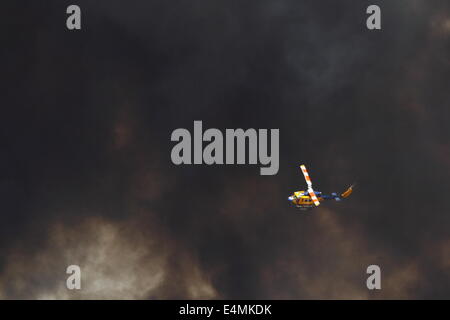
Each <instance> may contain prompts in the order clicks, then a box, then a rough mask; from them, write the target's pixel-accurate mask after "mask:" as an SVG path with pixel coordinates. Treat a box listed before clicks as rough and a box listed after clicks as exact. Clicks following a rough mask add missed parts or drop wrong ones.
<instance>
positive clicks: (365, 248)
mask: <svg viewBox="0 0 450 320" xmlns="http://www.w3.org/2000/svg"><path fill="white" fill-rule="evenodd" d="M77 4H78V5H79V6H80V7H81V8H82V12H83V13H82V14H83V29H82V30H81V31H79V32H68V31H67V30H65V9H66V6H67V5H68V4H65V3H61V2H56V1H47V2H45V3H39V4H38V3H35V2H30V3H28V4H27V6H23V3H22V4H19V3H17V2H12V1H10V2H9V3H8V4H5V10H2V19H1V21H2V28H1V31H0V32H1V34H2V39H5V40H4V43H3V46H4V48H6V50H2V51H1V53H0V55H1V56H0V58H1V61H2V62H3V64H4V65H3V66H2V75H3V77H2V87H3V88H4V89H6V90H4V91H5V92H4V94H3V96H2V102H1V105H2V117H0V121H1V122H0V124H1V126H0V144H1V147H2V157H1V158H0V194H1V202H0V212H1V216H0V217H1V223H0V250H1V255H0V298H3V299H107V298H123V299H145V298H151V299H164V298H275V299H280V298H286V299H316V298H319V299H330V298H332V299H339V298H351V299H370V298H382V299H393V298H400V299H408V298H448V297H449V295H450V276H449V274H450V273H449V270H450V255H449V250H448V248H449V244H450V237H449V234H448V230H449V223H450V217H449V215H448V212H449V209H450V208H449V203H448V201H447V199H446V197H445V192H446V190H448V189H449V187H450V183H449V182H450V179H449V178H450V177H449V172H450V170H449V168H450V144H449V135H448V132H447V131H448V130H446V128H447V122H448V120H449V112H450V111H449V110H450V108H449V104H450V95H449V93H448V83H449V80H450V68H449V67H450V60H449V52H450V44H449V36H450V10H449V9H450V8H449V7H450V6H449V4H448V1H433V2H425V1H400V0H398V1H379V3H378V4H379V5H380V7H381V8H382V28H383V29H382V30H381V31H376V32H371V31H368V30H367V29H366V28H365V18H366V14H365V9H366V8H367V6H368V5H369V4H372V3H369V2H365V1H363V2H358V3H355V2H354V1H340V2H336V1H321V2H320V3H314V2H308V1H289V0H284V1H261V0H258V1H229V0H228V1H221V0H219V1H183V0H179V1H171V2H170V3H169V2H167V1H159V0H154V1H145V2H144V1H128V2H127V4H124V2H123V1H95V2H92V1H89V2H88V1H78V3H77ZM193 120H202V121H203V124H204V127H206V128H207V127H216V128H220V129H225V128H238V127H242V128H251V127H252V128H280V139H281V141H280V171H279V173H278V175H276V176H259V168H258V167H256V166H216V167H214V166H213V167H207V166H179V167H177V166H174V165H172V163H171V161H170V150H171V147H172V144H171V142H170V134H171V132H172V131H173V130H174V129H176V128H179V127H184V128H188V129H190V130H192V126H193ZM300 163H305V164H306V165H307V166H308V168H309V171H310V174H311V176H312V179H313V181H314V182H315V186H316V187H317V188H318V189H319V190H322V191H324V192H331V191H336V192H340V191H343V190H344V189H345V188H346V187H347V185H348V184H350V183H352V182H354V181H355V180H357V182H358V185H357V188H356V190H355V193H354V195H352V196H351V198H350V200H349V201H347V202H343V203H341V204H336V203H331V202H330V203H326V204H324V205H323V206H321V207H319V208H317V209H315V210H314V211H310V212H308V213H306V214H298V211H296V210H295V209H294V208H292V207H291V206H290V205H289V204H288V202H287V196H288V195H289V194H290V193H291V192H292V191H294V190H298V189H301V188H302V186H303V184H304V183H303V178H302V176H301V173H300V172H299V170H298V165H299V164H300ZM70 264H79V265H80V267H81V268H82V272H83V278H82V286H83V289H82V290H81V291H77V292H72V291H68V290H67V289H66V288H65V279H66V274H65V269H66V267H67V266H68V265H70ZM370 264H378V265H380V267H381V268H382V290H381V291H379V292H369V291H368V290H367V288H366V285H365V283H366V277H367V275H366V273H365V270H366V268H367V266H368V265H370Z"/></svg>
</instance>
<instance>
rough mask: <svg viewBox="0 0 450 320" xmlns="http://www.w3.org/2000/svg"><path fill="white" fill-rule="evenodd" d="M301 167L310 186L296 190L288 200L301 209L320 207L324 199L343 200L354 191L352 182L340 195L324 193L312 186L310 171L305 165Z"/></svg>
mask: <svg viewBox="0 0 450 320" xmlns="http://www.w3.org/2000/svg"><path fill="white" fill-rule="evenodd" d="M300 169H301V170H302V172H303V176H304V177H305V180H306V184H307V186H308V188H307V190H306V191H295V192H294V193H293V194H292V195H291V196H289V198H288V200H289V201H290V202H292V204H294V205H295V206H296V207H297V208H300V210H308V209H311V208H314V207H318V206H319V205H320V202H322V201H324V200H333V199H334V200H336V201H341V200H342V199H345V198H347V197H348V196H350V195H351V194H352V192H353V187H354V186H355V184H352V185H351V186H350V187H349V188H348V189H347V190H346V191H344V192H343V193H341V194H340V195H338V194H337V193H335V192H333V193H331V194H329V195H327V194H323V193H322V192H320V191H315V190H314V189H313V187H312V182H311V178H310V177H309V174H308V171H307V170H306V167H305V165H303V164H302V165H301V166H300Z"/></svg>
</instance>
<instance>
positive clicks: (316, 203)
mask: <svg viewBox="0 0 450 320" xmlns="http://www.w3.org/2000/svg"><path fill="white" fill-rule="evenodd" d="M308 193H309V196H310V197H311V199H312V201H313V202H314V204H315V205H316V207H318V206H319V205H320V202H319V199H317V197H316V194H315V193H314V190H313V189H311V188H309V189H308Z"/></svg>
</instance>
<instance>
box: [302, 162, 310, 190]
mask: <svg viewBox="0 0 450 320" xmlns="http://www.w3.org/2000/svg"><path fill="white" fill-rule="evenodd" d="M300 169H302V172H303V175H304V176H305V180H306V184H307V185H308V189H312V182H311V178H310V177H309V174H308V171H307V170H306V167H305V166H304V165H303V164H302V165H301V166H300Z"/></svg>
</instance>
